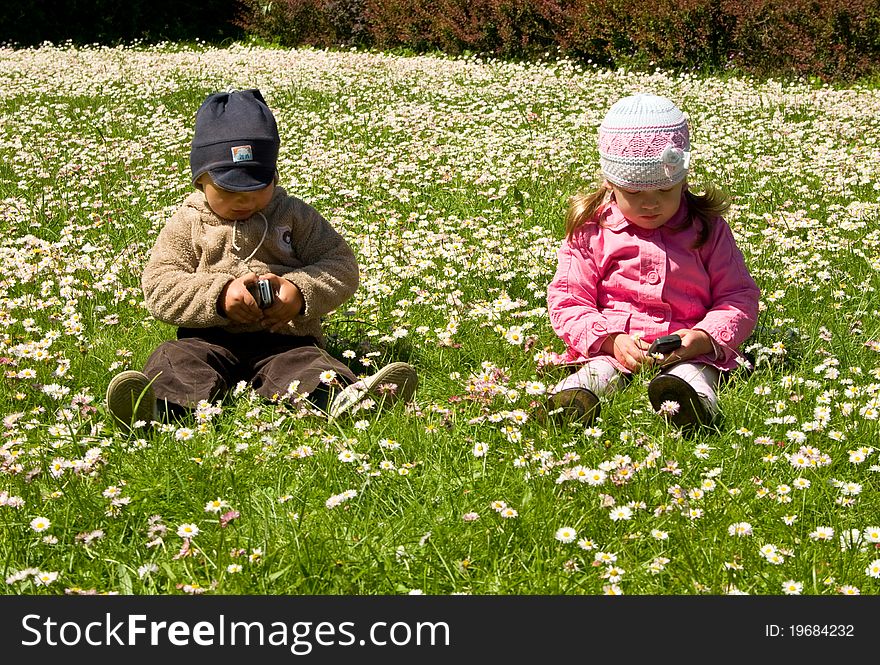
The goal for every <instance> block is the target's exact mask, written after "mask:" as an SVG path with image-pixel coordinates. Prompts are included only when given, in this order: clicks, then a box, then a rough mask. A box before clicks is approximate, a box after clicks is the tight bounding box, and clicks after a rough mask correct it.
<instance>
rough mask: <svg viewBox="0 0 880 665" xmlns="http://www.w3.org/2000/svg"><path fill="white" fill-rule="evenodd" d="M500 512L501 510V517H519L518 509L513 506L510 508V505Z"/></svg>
mask: <svg viewBox="0 0 880 665" xmlns="http://www.w3.org/2000/svg"><path fill="white" fill-rule="evenodd" d="M500 512H501V517H503V518H505V519H512V518H514V517H517V516H518V515H519V513H518V512H516V510H514V509H513V508H510V507H507V508H504V509H503V510H502V511H500Z"/></svg>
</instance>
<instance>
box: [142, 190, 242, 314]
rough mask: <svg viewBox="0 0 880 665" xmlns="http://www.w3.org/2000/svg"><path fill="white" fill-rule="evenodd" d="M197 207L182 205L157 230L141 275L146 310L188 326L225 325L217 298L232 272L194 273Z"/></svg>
mask: <svg viewBox="0 0 880 665" xmlns="http://www.w3.org/2000/svg"><path fill="white" fill-rule="evenodd" d="M198 221H199V213H198V211H197V210H194V209H192V208H189V207H187V206H183V207H181V208H180V209H178V210H177V212H175V213H174V215H173V216H172V217H171V219H169V220H168V222H167V223H166V224H165V227H164V228H163V229H162V230H161V231H160V232H159V237H158V238H157V239H156V243H155V245H153V249H152V251H151V252H150V258H149V260H148V261H147V265H146V267H145V268H144V272H143V275H142V277H141V287H142V289H143V291H144V298H145V300H146V305H147V309H148V310H149V312H150V314H152V315H153V316H154V317H156V318H157V319H158V320H160V321H164V322H165V323H170V324H172V325H175V326H184V327H187V328H206V327H210V326H222V325H227V324H228V323H229V320H228V319H226V318H225V317H223V316H221V315H220V313H219V312H218V311H217V300H218V299H219V297H220V292H221V291H222V290H223V287H224V286H225V285H226V283H227V282H229V281H231V280H232V279H234V278H235V276H234V275H230V274H226V273H219V272H204V271H202V272H196V268H197V267H198V265H199V250H198V248H197V247H196V246H195V243H194V242H193V225H194V224H197V223H198Z"/></svg>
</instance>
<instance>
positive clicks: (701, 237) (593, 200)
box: [565, 183, 730, 249]
mask: <svg viewBox="0 0 880 665" xmlns="http://www.w3.org/2000/svg"><path fill="white" fill-rule="evenodd" d="M705 189H706V191H705V192H704V193H703V194H699V195H698V194H694V193H693V192H691V191H690V190H688V189H685V190H684V197H685V200H687V204H688V216H687V219H686V220H685V223H684V224H683V225H682V226H679V227H677V228H676V230H677V231H683V230H684V229H687V228H689V227H690V226H691V225H692V224H693V223H694V220H698V221H699V222H700V230H699V232H698V233H697V240H696V241H695V242H694V249H696V248H697V247H702V246H703V245H704V244H705V243H706V241H707V240H708V239H709V236H710V235H711V233H712V225H713V223H714V221H715V218H717V217H720V216H721V215H723V214H724V213H726V212H727V211H728V210H729V209H730V196H729V195H728V194H727V193H726V192H725V191H723V190H721V189H719V188H718V187H715V186H714V185H707V186H706V187H705ZM609 196H613V192H612V190H610V189H609V188H608V187H607V186H606V185H605V183H602V185H600V186H599V187H598V189H596V190H595V191H593V192H590V193H588V194H586V193H583V192H578V193H577V194H575V195H574V196H572V197H571V198H570V199H569V200H568V212H567V213H566V215H565V237H566V239H567V240H571V238H572V236H573V235H574V233H575V231H577V230H578V229H579V228H580V227H582V226H583V225H584V224H589V223H591V222H595V221H597V219H596V217H597V214H598V213H599V212H600V210H601V209H602V208H603V206H604V204H605V202H606V200H607V198H608V197H609Z"/></svg>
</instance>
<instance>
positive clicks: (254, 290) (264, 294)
mask: <svg viewBox="0 0 880 665" xmlns="http://www.w3.org/2000/svg"><path fill="white" fill-rule="evenodd" d="M248 290H249V291H250V292H251V295H252V296H253V297H254V300H256V301H257V305H258V306H259V308H260V309H266V308H267V307H271V306H272V303H273V302H275V294H274V293H272V285H271V284H270V283H269V280H268V279H260V280H257V282H256V283H255V284H251V285H250V286H249V287H248Z"/></svg>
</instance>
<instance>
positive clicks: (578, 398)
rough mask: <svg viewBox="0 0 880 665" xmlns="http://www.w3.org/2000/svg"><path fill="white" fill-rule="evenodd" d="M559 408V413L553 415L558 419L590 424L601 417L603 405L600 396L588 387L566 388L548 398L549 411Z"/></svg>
mask: <svg viewBox="0 0 880 665" xmlns="http://www.w3.org/2000/svg"><path fill="white" fill-rule="evenodd" d="M558 409H559V410H560V411H559V413H555V414H553V415H552V417H553V418H554V419H556V420H559V421H565V420H578V421H582V422H584V423H585V424H590V423H592V422H593V421H594V420H595V419H596V418H598V417H599V412H600V410H601V407H600V405H599V398H598V397H596V395H595V394H594V393H593V392H592V391H590V390H587V389H586V388H566V389H565V390H560V391H559V392H558V393H555V394H553V395H551V396H550V397H549V398H548V399H547V410H548V412H549V413H552V412H554V411H557V410H558Z"/></svg>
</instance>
